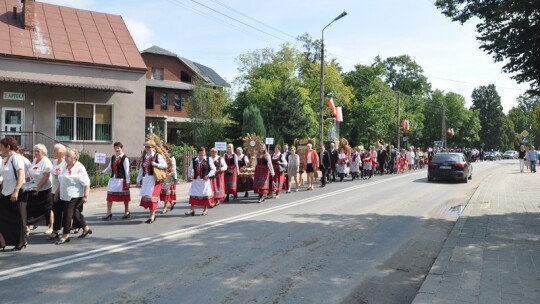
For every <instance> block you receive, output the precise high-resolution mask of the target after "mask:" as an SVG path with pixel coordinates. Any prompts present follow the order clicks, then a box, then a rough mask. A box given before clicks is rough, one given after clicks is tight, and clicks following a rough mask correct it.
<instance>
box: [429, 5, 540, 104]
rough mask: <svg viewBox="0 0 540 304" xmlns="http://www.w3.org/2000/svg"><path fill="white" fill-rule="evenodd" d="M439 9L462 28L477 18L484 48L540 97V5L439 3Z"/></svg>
mask: <svg viewBox="0 0 540 304" xmlns="http://www.w3.org/2000/svg"><path fill="white" fill-rule="evenodd" d="M435 6H436V7H437V8H439V9H441V10H442V13H443V14H444V15H446V16H447V17H450V18H451V19H452V21H457V22H460V23H461V24H463V23H465V22H466V21H468V20H470V19H471V18H474V20H475V21H476V20H480V23H478V25H477V26H476V29H477V32H478V33H479V34H480V35H479V36H478V37H477V39H478V40H479V42H480V48H481V49H483V50H484V51H486V52H487V53H488V54H490V55H492V56H493V58H494V59H495V61H496V62H506V63H505V65H504V67H503V70H504V71H505V72H507V73H511V74H514V75H513V76H512V78H514V79H515V80H516V81H517V82H519V83H524V82H530V85H531V90H530V93H533V94H535V95H538V94H540V36H539V35H538V33H540V5H539V4H538V1H517V0H513V1H511V0H491V1H476V0H437V1H435Z"/></svg>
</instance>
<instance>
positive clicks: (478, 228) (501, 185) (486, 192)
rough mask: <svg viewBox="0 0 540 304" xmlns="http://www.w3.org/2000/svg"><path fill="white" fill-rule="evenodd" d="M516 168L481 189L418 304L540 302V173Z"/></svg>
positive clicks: (509, 167) (504, 169)
mask: <svg viewBox="0 0 540 304" xmlns="http://www.w3.org/2000/svg"><path fill="white" fill-rule="evenodd" d="M518 169H519V168H518V165H517V164H514V163H512V164H503V165H502V168H501V169H500V171H499V172H498V173H497V174H495V175H491V176H488V177H486V179H485V180H484V181H483V182H482V183H481V184H480V186H479V187H478V189H477V190H476V192H475V194H474V195H473V196H472V198H471V200H470V201H469V203H468V205H467V206H466V208H465V210H464V211H463V213H462V214H461V216H460V218H459V219H458V221H457V222H456V225H455V226H454V228H453V230H452V231H451V233H450V235H449V237H448V239H447V240H446V243H445V244H444V246H443V248H442V250H441V252H440V253H439V255H438V257H437V259H436V261H435V263H434V264H433V266H432V268H431V270H430V272H429V274H428V276H427V277H426V279H425V281H424V283H423V285H422V287H421V288H420V290H419V292H418V294H417V296H416V298H415V299H414V301H413V303H414V304H424V303H481V304H504V303H512V304H516V303H530V304H538V303H540V173H530V172H526V173H519V170H518ZM473 178H474V177H473Z"/></svg>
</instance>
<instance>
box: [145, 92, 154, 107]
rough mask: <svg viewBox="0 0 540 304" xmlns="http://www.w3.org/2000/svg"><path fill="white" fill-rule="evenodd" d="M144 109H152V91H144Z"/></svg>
mask: <svg viewBox="0 0 540 304" xmlns="http://www.w3.org/2000/svg"><path fill="white" fill-rule="evenodd" d="M146 109H147V110H153V109H154V91H146Z"/></svg>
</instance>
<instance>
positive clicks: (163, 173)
mask: <svg viewBox="0 0 540 304" xmlns="http://www.w3.org/2000/svg"><path fill="white" fill-rule="evenodd" d="M152 169H153V171H154V178H155V179H156V181H160V182H161V181H164V180H166V179H167V170H166V169H160V168H158V167H152Z"/></svg>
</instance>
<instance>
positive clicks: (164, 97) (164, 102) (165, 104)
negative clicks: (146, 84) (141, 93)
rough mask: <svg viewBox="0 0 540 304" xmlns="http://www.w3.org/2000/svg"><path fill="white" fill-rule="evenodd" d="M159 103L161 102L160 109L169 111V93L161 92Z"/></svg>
mask: <svg viewBox="0 0 540 304" xmlns="http://www.w3.org/2000/svg"><path fill="white" fill-rule="evenodd" d="M159 103H160V109H161V110H162V111H167V110H168V109H169V94H168V93H161V97H160V98H159Z"/></svg>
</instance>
